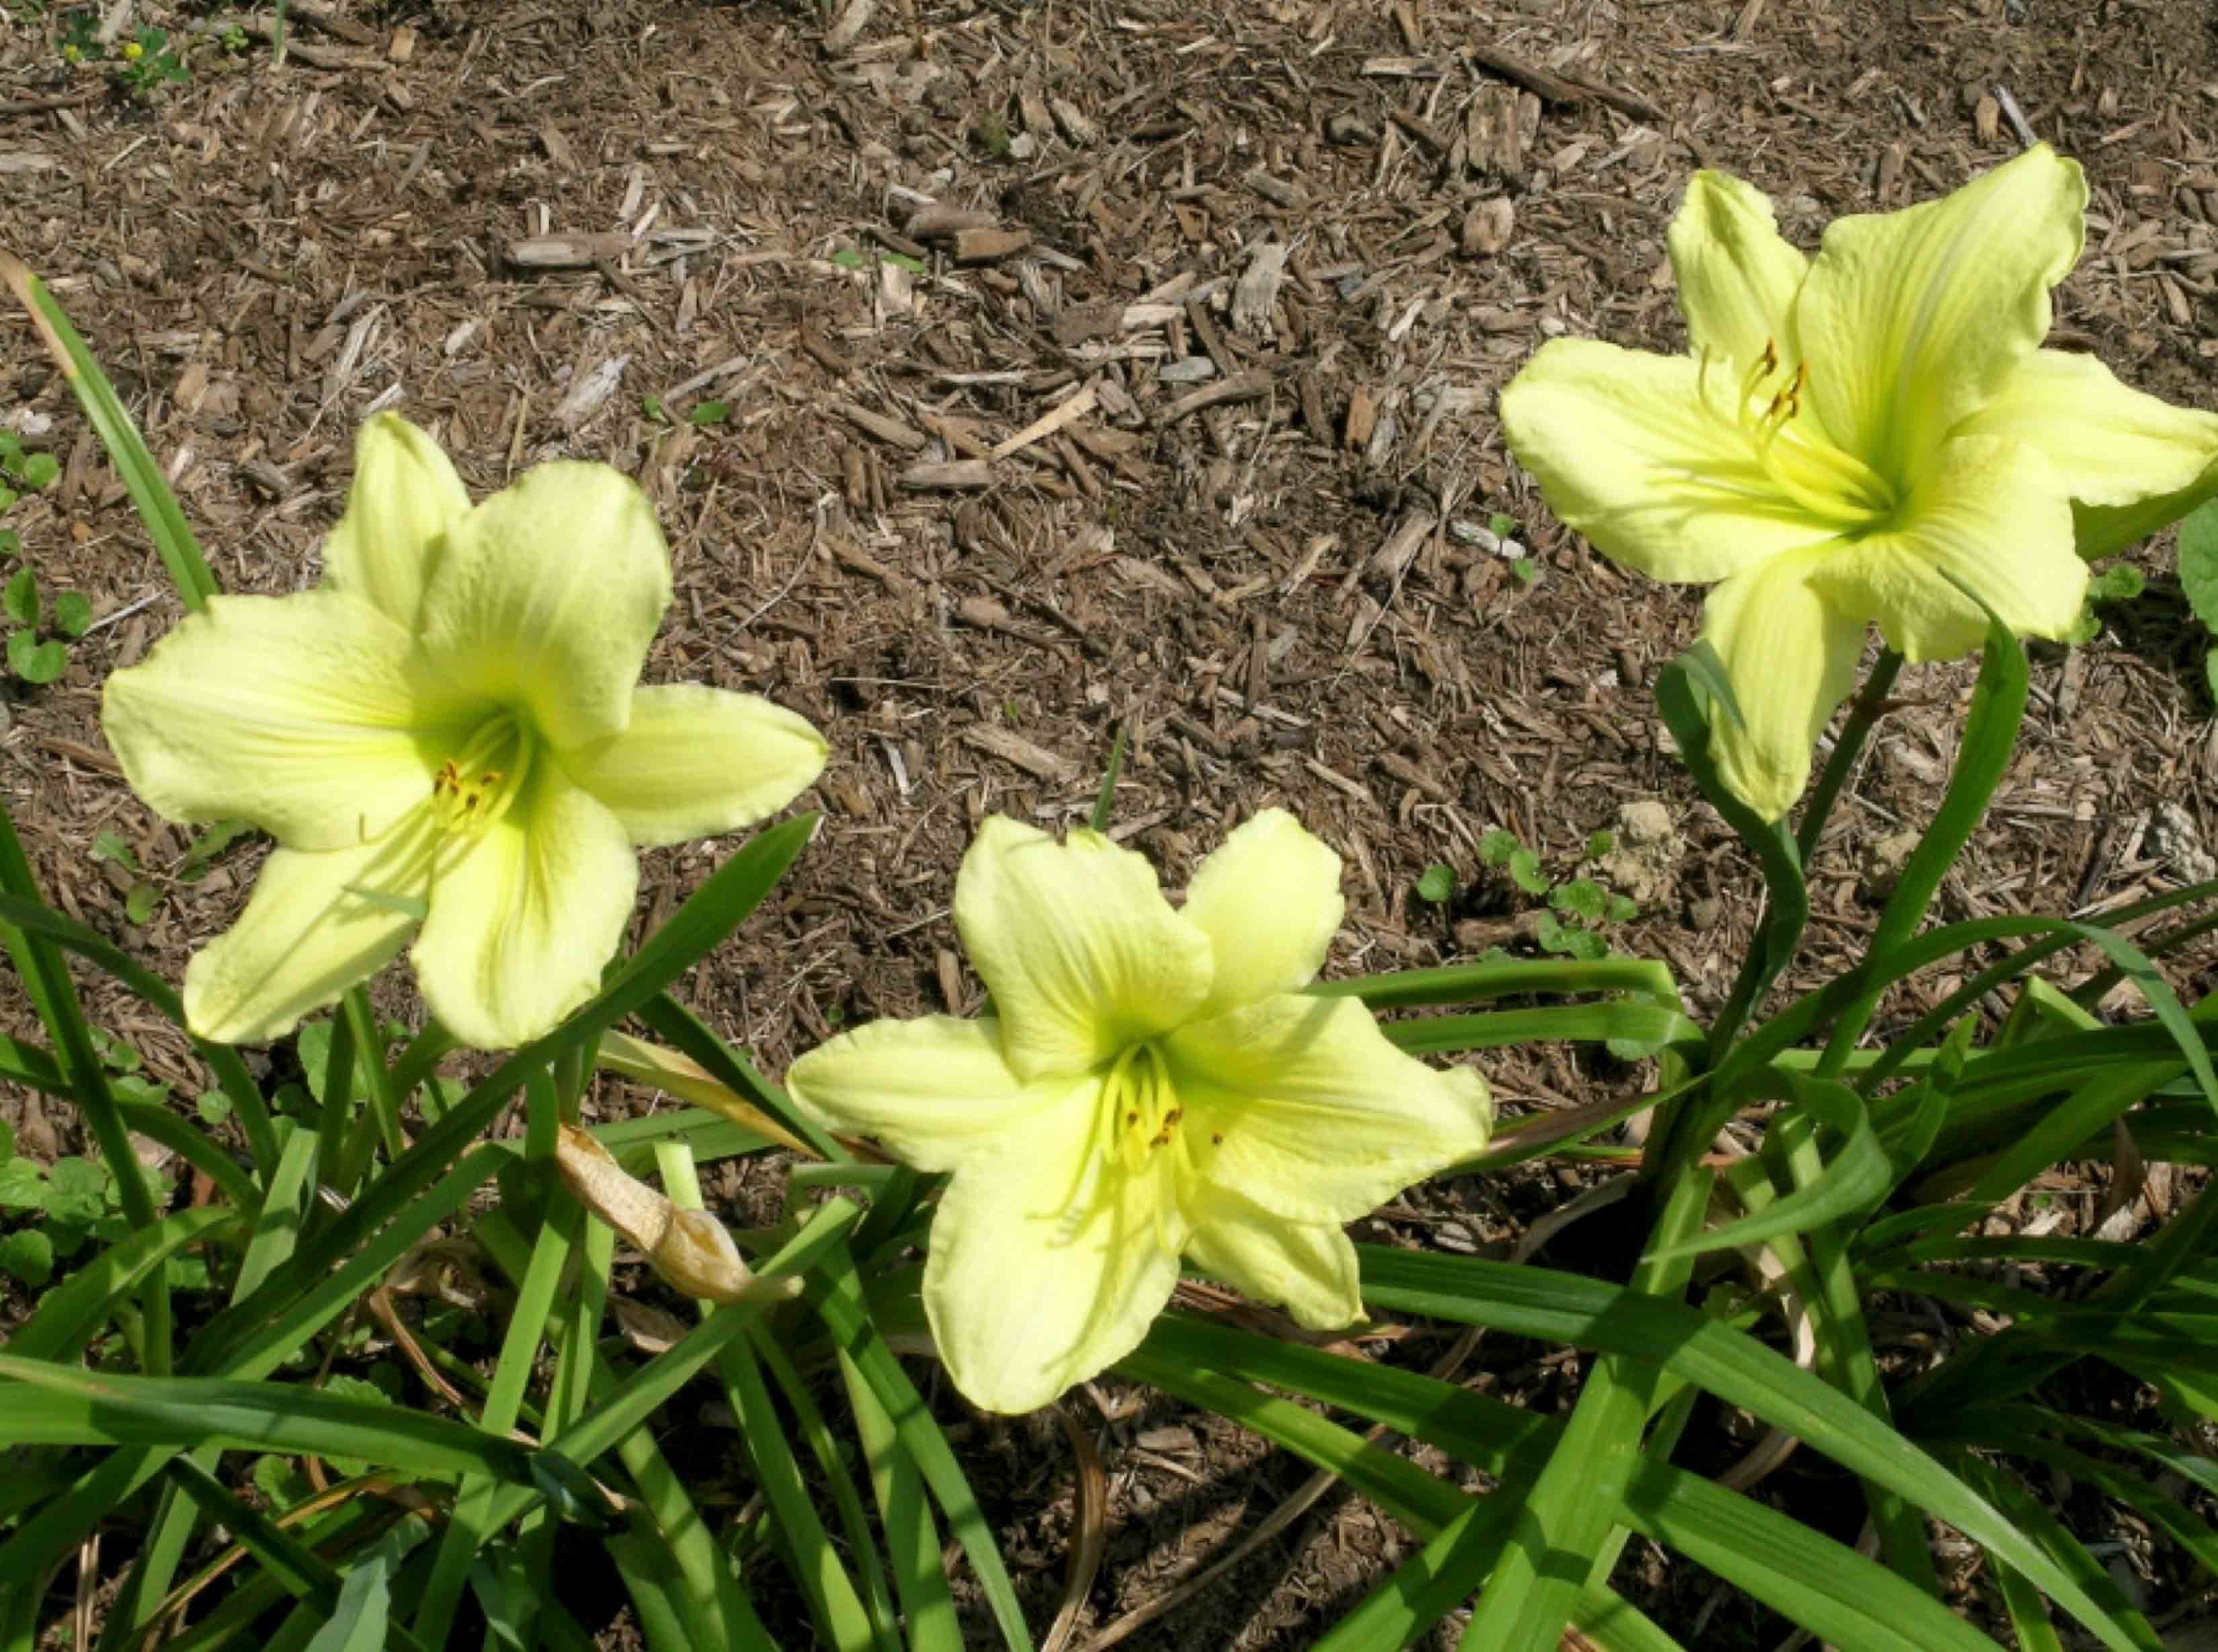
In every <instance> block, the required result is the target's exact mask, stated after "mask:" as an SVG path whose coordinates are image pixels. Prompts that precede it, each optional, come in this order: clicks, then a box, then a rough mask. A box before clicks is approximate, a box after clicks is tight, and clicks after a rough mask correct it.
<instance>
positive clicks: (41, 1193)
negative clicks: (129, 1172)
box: [0, 1027, 208, 1290]
mask: <svg viewBox="0 0 2218 1652" xmlns="http://www.w3.org/2000/svg"><path fill="white" fill-rule="evenodd" d="M87 1032H88V1033H89V1034H90V1037H91V1042H92V1046H93V1049H94V1050H95V1051H96V1053H97V1054H98V1055H99V1057H100V1062H101V1065H102V1067H105V1068H107V1069H108V1088H109V1090H110V1091H111V1092H113V1093H114V1094H115V1097H116V1098H117V1099H118V1100H121V1101H141V1102H152V1103H154V1104H160V1103H161V1102H162V1101H163V1100H164V1098H166V1097H167V1095H168V1093H169V1086H167V1085H164V1084H163V1083H162V1082H160V1081H159V1080H156V1079H151V1078H148V1077H147V1076H146V1075H145V1074H144V1073H141V1072H140V1071H139V1069H140V1067H142V1066H143V1065H144V1064H145V1058H144V1057H142V1056H141V1055H139V1052H138V1051H137V1050H135V1049H132V1048H131V1046H130V1045H128V1044H127V1043H124V1042H123V1041H122V1040H121V1039H120V1038H117V1037H115V1036H113V1035H111V1034H108V1033H106V1032H103V1031H102V1030H100V1029H99V1028H97V1027H90V1028H88V1029H87ZM152 1191H153V1195H154V1198H155V1202H156V1203H157V1204H158V1205H160V1204H166V1203H168V1202H169V1197H170V1188H169V1185H168V1184H166V1183H165V1182H163V1181H161V1180H160V1179H155V1182H154V1187H153V1190H152ZM130 1232H131V1227H130V1224H129V1222H127V1221H126V1220H125V1219H124V1216H123V1207H122V1192H121V1188H120V1187H119V1186H118V1185H117V1183H116V1181H115V1178H114V1177H113V1176H111V1175H109V1174H108V1167H107V1166H105V1165H103V1164H102V1163H101V1162H100V1161H99V1160H96V1159H85V1158H80V1157H77V1155H74V1154H71V1155H70V1156H69V1157H66V1158H62V1159H57V1160H54V1162H53V1164H51V1165H43V1164H40V1162H39V1161H38V1160H35V1159H28V1158H25V1157H23V1156H22V1154H18V1153H17V1152H16V1151H15V1129H14V1127H13V1126H11V1125H9V1123H7V1122H6V1121H4V1120H0V1274H5V1275H6V1276H8V1277H9V1278H12V1279H15V1281H16V1282H17V1283H19V1284H23V1285H25V1286H28V1288H29V1289H31V1290H44V1289H45V1288H46V1286H47V1285H48V1284H50V1283H52V1281H53V1277H54V1274H55V1271H56V1270H57V1268H58V1267H59V1266H60V1265H63V1264H65V1263H67V1262H68V1261H69V1260H70V1259H71V1258H73V1257H75V1256H77V1254H78V1253H80V1252H82V1251H83V1250H84V1248H85V1247H86V1246H87V1245H89V1244H91V1243H93V1242H94V1241H98V1242H99V1243H101V1244H103V1245H109V1244H114V1243H115V1241H118V1240H120V1239H123V1238H125V1237H127V1236H128V1234H130ZM169 1267H170V1284H173V1285H177V1286H180V1287H183V1288H187V1289H195V1290H204V1289H206V1288H207V1285H208V1265H207V1264H206V1263H205V1262H202V1261H200V1260H198V1259H171V1261H170V1265H169Z"/></svg>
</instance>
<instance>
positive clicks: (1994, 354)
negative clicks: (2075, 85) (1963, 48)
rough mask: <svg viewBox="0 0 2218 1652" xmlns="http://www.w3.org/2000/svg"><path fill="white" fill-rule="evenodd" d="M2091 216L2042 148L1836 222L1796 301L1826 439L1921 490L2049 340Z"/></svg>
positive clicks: (2073, 175)
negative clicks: (1946, 451)
mask: <svg viewBox="0 0 2218 1652" xmlns="http://www.w3.org/2000/svg"><path fill="white" fill-rule="evenodd" d="M2086 205H2087V183H2086V179H2085V176H2083V175H2082V174H2081V172H2080V170H2079V164H2078V163H2077V162H2074V161H2068V160H2064V159H2062V158H2059V157H2058V155H2057V154H2056V153H2055V152H2054V151H2053V150H2051V149H2050V148H2049V147H2048V145H2045V144H2042V145H2036V146H2035V147H2034V148H2032V149H2029V150H2028V151H2027V152H2025V153H2024V154H2023V155H2021V156H2019V157H2018V158H2017V159H2015V160H2013V161H2010V162H2009V163H2007V164H2004V165H2002V166H1998V167H1996V168H1995V169H1994V170H1992V171H1991V172H1986V173H1983V174H1981V175H1980V176H1978V177H1976V178H1973V180H1972V181H1971V182H1970V183H1967V184H1966V185H1964V187H1963V188H1962V189H1958V190H1957V191H1956V192H1955V194H1953V195H1947V196H1944V197H1943V198H1942V199H1941V200H1939V201H1921V202H1919V203H1918V205H1916V206H1914V207H1905V208H1903V209H1902V210H1901V211H1899V212H1893V213H1873V214H1864V215H1861V216H1856V217H1851V218H1839V219H1836V220H1833V222H1832V223H1831V225H1830V226H1828V227H1827V229H1826V231H1825V244H1824V247H1823V250H1822V251H1820V252H1819V253H1818V257H1817V260H1816V262H1814V263H1812V265H1811V266H1810V275H1809V278H1808V279H1807V280H1806V281H1805V282H1803V284H1802V292H1801V296H1800V298H1799V299H1798V300H1796V304H1795V325H1796V330H1797V332H1798V334H1799V338H1800V347H1801V350H1802V359H1803V362H1805V364H1806V368H1807V369H1808V375H1809V376H1808V388H1807V393H1808V395H1809V396H1810V398H1811V401H1812V405H1813V406H1814V407H1815V408H1816V409H1817V411H1818V416H1819V418H1821V419H1822V420H1823V421H1824V424H1825V428H1826V430H1829V431H1831V433H1832V436H1833V439H1834V440H1835V441H1836V442H1839V443H1840V445H1841V446H1842V447H1843V448H1844V449H1848V450H1849V452H1851V453H1854V454H1856V455H1859V456H1860V457H1862V459H1863V460H1864V461H1866V462H1868V463H1869V464H1871V465H1872V466H1873V467H1874V468H1876V469H1878V470H1879V471H1880V472H1881V473H1883V474H1884V475H1886V476H1887V478H1888V479H1889V480H1892V481H1893V483H1894V484H1895V485H1896V486H1898V487H1904V488H1907V487H1911V486H1915V485H1917V484H1918V482H1919V481H1920V480H1922V479H1921V477H1920V476H1919V475H1918V470H1919V468H1920V467H1921V466H1922V464H1923V463H1924V461H1925V459H1927V458H1928V457H1930V455H1933V454H1934V453H1936V451H1937V449H1939V446H1940V444H1941V442H1942V438H1943V437H1944V436H1946V435H1947V434H1948V432H1949V431H1950V430H1954V429H1955V427H1956V425H1957V424H1959V423H1961V421H1962V420H1964V419H1965V418H1968V417H1970V416H1971V415H1972V414H1973V413H1974V412H1976V411H1978V410H1979V408H1981V407H1983V406H1985V405H1986V404H1987V403H1988V402H1989V401H1991V400H1992V399H1994V397H1995V396H1996V395H1998V393H2000V392H2001V390H2002V388H2003V387H2004V384H2005V383H2006V382H2007V381H2009V379H2010V374H2011V373H2012V372H2013V371H2015V370H2016V369H2017V368H2018V366H2019V365H2020V364H2021V363H2022V362H2023V361H2024V359H2025V358H2026V357H2027V356H2030V355H2031V354H2032V353H2033V351H2034V350H2035V347H2036V346H2038V345H2039V344H2040V343H2041V339H2042V337H2045V336H2046V335H2047V333H2048V323H2049V314H2050V311H2049V301H2048V290H2049V288H2052V287H2054V286H2055V285H2056V283H2057V282H2060V281H2061V280H2063V279H2064V276H2065V275H2066V272H2068V271H2069V270H2070V269H2071V268H2072V264H2073V263H2076V262H2077V261H2078V259H2079V249H2080V246H2081V244H2082V243H2083V241H2084V240H2085V229H2084V227H2083V226H2082V223H2081V214H2082V213H2083V212H2084V211H2085V207H2086Z"/></svg>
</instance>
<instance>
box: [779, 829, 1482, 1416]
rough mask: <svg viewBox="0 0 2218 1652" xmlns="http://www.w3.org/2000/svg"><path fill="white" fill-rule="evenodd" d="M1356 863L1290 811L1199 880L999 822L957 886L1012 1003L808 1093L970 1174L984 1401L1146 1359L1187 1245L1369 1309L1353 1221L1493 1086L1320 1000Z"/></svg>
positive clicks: (1272, 1282)
mask: <svg viewBox="0 0 2218 1652" xmlns="http://www.w3.org/2000/svg"><path fill="white" fill-rule="evenodd" d="M1343 910H1344V905H1343V902H1342V900H1341V894H1340V857H1338V856H1336V855H1335V854H1334V853H1333V852H1332V851H1331V850H1329V849H1328V848H1327V847H1326V846H1325V845H1323V844H1322V843H1320V842H1319V841H1318V840H1317V838H1313V837H1311V836H1310V834H1309V833H1308V832H1305V831H1304V830H1303V828H1302V827H1301V826H1300V825H1299V824H1298V823H1297V822H1296V820H1294V818H1293V817H1292V815H1290V814H1286V812H1285V811H1284V810H1281V809H1270V810H1267V811H1265V812H1264V813H1262V814H1258V815H1257V816H1255V819H1253V820H1249V821H1248V823H1247V824H1246V825H1244V826H1241V827H1240V828H1239V829H1238V830H1237V831H1236V832H1233V833H1232V835H1231V836H1230V838H1227V839H1226V840H1225V841H1224V844H1223V845H1222V846H1220V847H1219V848H1218V849H1217V851H1216V852H1215V853H1213V854H1211V856H1210V857H1208V859H1207V860H1205V862H1203V863H1202V865H1201V866H1200V868H1199V869H1198V870H1197V871H1196V872H1195V874H1194V878H1193V884H1192V885H1191V887H1190V888H1188V889H1187V891H1186V903H1185V905H1184V906H1183V907H1181V908H1179V909H1175V910H1174V908H1173V907H1172V906H1171V905H1170V903H1169V902H1168V901H1167V900H1164V898H1163V895H1162V890H1161V889H1160V888H1158V887H1157V884H1156V882H1155V869H1154V868H1153V867H1151V866H1149V863H1147V861H1146V860H1145V859H1143V857H1140V856H1139V855H1137V854H1135V853H1133V852H1132V851H1130V850H1126V849H1122V848H1119V847H1118V845H1115V844H1112V842H1110V841H1109V839H1108V838H1105V837H1102V836H1100V834H1098V833H1096V832H1083V831H1081V832H1072V833H1071V834H1070V836H1069V839H1068V840H1067V841H1065V842H1062V843H1057V842H1056V840H1055V839H1054V838H1050V837H1049V836H1047V835H1046V834H1045V833H1044V832H1038V831H1035V830H1033V829H1032V827H1030V826H1020V825H1019V824H1018V823H1017V822H1015V821H1013V820H1007V819H1004V818H1002V817H1001V816H998V815H997V816H995V817H994V818H992V819H990V820H988V821H987V822H986V824H985V825H984V826H983V827H982V828H981V829H980V831H979V833H978V836H977V838H976V841H975V842H973V844H972V845H971V846H970V852H969V853H968V854H966V855H965V856H964V857H963V867H962V870H961V871H960V873H959V874H958V875H957V878H956V883H955V923H956V927H957V929H958V930H959V931H961V933H962V936H963V945H964V947H965V949H966V950H968V951H969V953H970V961H971V962H972V964H973V965H975V966H976V968H977V971H978V974H979V975H980V976H981V978H982V979H983V981H985V983H986V986H987V987H988V990H989V991H990V992H991V993H992V994H993V1003H994V1014H993V1015H992V1016H990V1017H988V1018H983V1019H980V1020H976V1021H959V1020H956V1019H954V1018H951V1017H948V1016H927V1017H925V1018H922V1019H920V1020H914V1021H878V1022H873V1023H871V1024H869V1025H867V1026H863V1027H859V1028H857V1029H856V1030H854V1031H852V1032H850V1033H846V1034H843V1035H842V1036H839V1037H837V1038H834V1039H833V1040H832V1041H831V1042H830V1043H827V1044H824V1045H822V1046H821V1047H819V1048H818V1049H813V1050H811V1051H809V1054H807V1055H803V1056H802V1058H801V1059H800V1060H799V1061H796V1062H795V1063H794V1065H793V1068H792V1071H791V1072H790V1074H789V1075H788V1078H787V1083H788V1086H789V1087H790V1090H791V1092H792V1094H793V1097H794V1099H795V1100H796V1102H798V1103H800V1104H802V1105H803V1106H805V1107H808V1108H810V1109H812V1110H813V1111H815V1112H816V1113H817V1114H818V1115H819V1116H820V1117H822V1118H823V1119H825V1120H827V1121H828V1122H829V1123H831V1124H832V1125H833V1128H835V1129H843V1130H847V1131H852V1132H855V1133H857V1134H860V1135H871V1136H875V1137H877V1139H878V1140H879V1141H880V1142H883V1143H884V1144H885V1146H886V1147H887V1148H889V1149H890V1150H891V1151H892V1152H893V1153H894V1154H896V1155H897V1156H899V1157H900V1158H901V1159H903V1160H906V1161H908V1163H909V1164H911V1165H914V1166H916V1167H917V1168H919V1169H920V1170H927V1171H951V1172H954V1174H953V1178H952V1179H951V1181H950V1182H949V1184H948V1186H947V1189H946V1191H945V1193H943V1194H942V1195H941V1197H940V1201H939V1210H938V1212H937V1213H936V1215H935V1216H934V1217H933V1219H932V1241H931V1247H930V1251H929V1254H928V1258H927V1260H926V1264H925V1274H924V1305H925V1310H926V1315H928V1317H929V1318H930V1321H931V1323H932V1334H933V1337H934V1339H935V1340H937V1342H938V1344H939V1356H940V1358H941V1359H942V1360H943V1361H945V1364H946V1365H947V1369H948V1371H949V1373H950V1375H951V1376H952V1377H953V1378H954V1380H955V1383H956V1386H957V1387H958V1388H959V1389H962V1390H963V1393H964V1394H965V1395H969V1396H970V1399H971V1400H972V1401H974V1402H975V1403H976V1404H978V1405H980V1406H982V1407H984V1408H987V1409H988V1410H992V1411H1001V1412H1022V1411H1030V1410H1032V1409H1034V1408H1038V1407H1039V1406H1043V1405H1045V1404H1047V1403H1048V1402H1049V1401H1051V1400H1053V1399H1054V1398H1055V1397H1056V1395H1058V1394H1060V1393H1062V1392H1063V1389H1066V1388H1068V1387H1069V1386H1070V1385H1071V1384H1072V1383H1078V1382H1082V1381H1084V1380H1085V1379H1086V1378H1087V1377H1092V1376H1094V1374H1095V1373H1096V1372H1098V1371H1100V1370H1102V1369H1103V1368H1104V1367H1105V1366H1106V1365H1109V1364H1112V1363H1113V1362H1114V1361H1116V1360H1117V1359H1118V1358H1122V1357H1123V1356H1124V1354H1126V1353H1128V1352H1131V1349H1132V1348H1133V1347H1134V1346H1137V1344H1138V1342H1139V1340H1140V1339H1141V1338H1142V1337H1143V1336H1144V1335H1145V1334H1146V1333H1147V1329H1148V1326H1149V1321H1152V1320H1153V1319H1154V1318H1155V1315H1156V1314H1157V1313H1158V1312H1159V1311H1160V1310H1161V1309H1162V1306H1163V1304H1164V1303H1165V1302H1167V1301H1168V1300H1169V1298H1170V1294H1171V1289H1172V1287H1173V1286H1174V1284H1177V1282H1178V1276H1179V1259H1180V1255H1181V1254H1183V1255H1184V1256H1185V1257H1186V1259H1187V1260H1189V1261H1190V1262H1192V1263H1193V1265H1195V1266H1196V1267H1198V1268H1199V1269H1200V1270H1201V1271H1203V1272H1205V1273H1208V1274H1211V1275H1213V1276H1215V1277H1216V1278H1220V1279H1224V1280H1225V1281H1227V1282H1229V1283H1230V1284H1234V1285H1236V1286H1237V1287H1239V1288H1240V1289H1241V1290H1244V1291H1246V1292H1248V1294H1249V1295H1250V1296H1256V1297H1260V1298H1262V1299H1264V1300H1266V1301H1269V1302H1279V1303H1283V1304H1284V1305H1285V1306H1286V1309H1288V1310H1289V1311H1290V1312H1291V1313H1292V1315H1293V1316H1294V1318H1295V1319H1296V1320H1298V1321H1300V1322H1301V1323H1302V1324H1304V1325H1305V1326H1310V1327H1316V1328H1320V1329H1322V1328H1325V1327H1337V1326H1343V1325H1348V1324H1350V1323H1352V1322H1354V1321H1356V1320H1358V1319H1360V1318H1361V1317H1362V1312H1363V1309H1362V1301H1361V1298H1360V1296H1359V1294H1358V1288H1357V1287H1358V1282H1357V1278H1356V1260H1355V1250H1354V1247H1353V1246H1352V1245H1351V1244H1350V1243H1349V1242H1348V1235H1347V1234H1345V1233H1343V1232H1342V1231H1341V1227H1342V1225H1343V1224H1344V1223H1347V1222H1352V1221H1354V1219H1355V1218H1356V1217H1358V1216H1362V1215H1364V1214H1366V1212H1368V1211H1370V1210H1373V1209H1375V1208H1376V1207H1377V1206H1378V1205H1379V1203H1380V1202H1381V1201H1383V1200H1385V1199H1386V1198H1387V1197H1391V1195H1392V1194H1394V1193H1395V1192H1397V1191H1399V1190H1400V1189H1402V1188H1403V1187H1405V1186H1407V1185H1409V1183H1411V1182H1413V1181H1416V1180H1417V1179H1421V1178H1422V1177H1425V1176H1428V1175H1431V1174H1432V1173H1434V1172H1436V1171H1438V1170H1440V1169H1441V1168H1443V1167H1444V1166H1447V1165H1450V1164H1453V1163H1454V1162H1455V1161H1456V1160H1459V1159H1463V1158H1466V1157H1468V1156H1470V1155H1471V1154H1474V1153H1476V1152H1477V1151H1478V1149H1479V1148H1481V1147H1483V1146H1484V1144H1485V1142H1486V1139H1487V1132H1488V1128H1489V1124H1490V1120H1491V1117H1492V1109H1491V1104H1490V1100H1489V1098H1488V1094H1487V1089H1486V1084H1485V1081H1484V1080H1483V1079H1481V1078H1480V1077H1479V1075H1478V1073H1476V1072H1474V1071H1472V1070H1471V1068H1469V1067H1456V1068H1453V1069H1451V1070H1449V1071H1446V1072H1441V1071H1438V1070H1436V1069H1434V1068H1432V1067H1427V1066H1425V1065H1424V1063H1422V1061H1416V1060H1415V1059H1414V1058H1413V1057H1411V1056H1409V1055H1404V1054H1403V1053H1402V1052H1401V1051H1400V1050H1398V1049H1396V1048H1395V1047H1394V1046H1393V1045H1392V1044H1391V1043H1388V1042H1387V1040H1386V1036H1385V1034H1384V1033H1382V1032H1380V1031H1379V1026H1378V1024H1377V1023H1376V1022H1375V1021H1373V1020H1372V1017H1371V1012H1369V1011H1368V1010H1367V1009H1366V1008H1365V1007H1364V1006H1363V1005H1361V1004H1360V1003H1358V1002H1357V1001H1356V1000H1355V999H1348V998H1313V997H1310V996H1307V995H1305V994H1304V993H1302V992H1301V991H1300V989H1301V988H1302V987H1304V986H1306V985H1307V984H1308V983H1309V982H1310V980H1311V979H1313V978H1314V977H1315V975H1316V974H1317V970H1318V968H1320V967H1321V966H1322V965H1323V962H1324V956H1325V950H1326V948H1327V947H1328V946H1329V945H1330V944H1331V941H1332V937H1333V936H1334V934H1335V932H1336V931H1338V929H1339V927H1340V920H1341V913H1342V911H1343Z"/></svg>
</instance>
